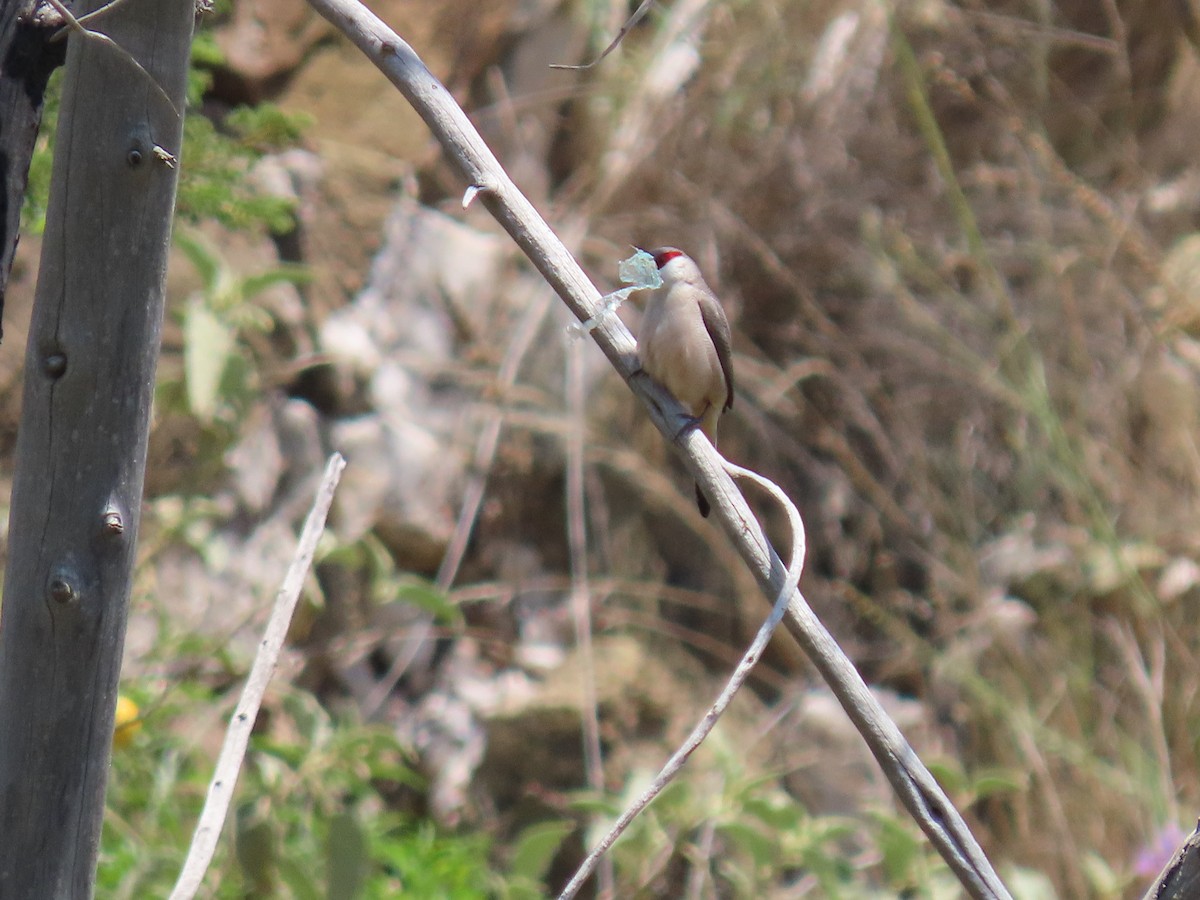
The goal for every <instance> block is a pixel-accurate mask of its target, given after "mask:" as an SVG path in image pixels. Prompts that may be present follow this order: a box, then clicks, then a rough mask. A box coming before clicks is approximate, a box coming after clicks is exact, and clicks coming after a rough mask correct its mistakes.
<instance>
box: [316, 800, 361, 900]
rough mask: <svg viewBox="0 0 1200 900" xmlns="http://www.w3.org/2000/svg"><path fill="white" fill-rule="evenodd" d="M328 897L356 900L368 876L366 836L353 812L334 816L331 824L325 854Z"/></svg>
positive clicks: (331, 898)
mask: <svg viewBox="0 0 1200 900" xmlns="http://www.w3.org/2000/svg"><path fill="white" fill-rule="evenodd" d="M326 856H327V859H328V865H329V885H328V890H327V891H326V896H328V898H329V900H354V898H355V897H357V896H358V895H359V894H360V893H361V891H362V886H363V883H364V881H365V880H366V876H367V856H368V854H367V837H366V835H365V834H364V833H363V830H362V827H361V826H360V825H359V824H358V819H357V818H355V816H354V814H353V813H349V812H345V813H341V814H340V815H337V816H334V817H333V820H332V821H331V822H330V823H329V839H328V844H327V853H326Z"/></svg>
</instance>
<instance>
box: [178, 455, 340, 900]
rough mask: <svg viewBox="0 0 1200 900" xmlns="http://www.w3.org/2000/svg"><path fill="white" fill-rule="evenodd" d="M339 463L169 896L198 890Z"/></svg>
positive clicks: (312, 517) (320, 497)
mask: <svg viewBox="0 0 1200 900" xmlns="http://www.w3.org/2000/svg"><path fill="white" fill-rule="evenodd" d="M344 468H346V460H344V459H343V458H342V456H341V454H338V453H335V454H333V456H331V457H330V458H329V462H328V463H327V464H326V465H325V474H324V476H323V477H322V478H321V485H320V487H319V488H318V489H317V496H316V499H315V500H314V501H313V505H312V510H311V511H310V512H309V514H308V519H307V521H305V523H304V530H303V531H302V532H301V533H300V540H299V541H298V542H297V544H296V555H295V557H293V559H292V563H291V565H290V566H288V570H287V574H286V575H285V576H284V579H283V584H282V585H281V586H280V588H279V593H278V594H277V595H276V596H275V606H274V607H273V608H272V610H271V618H270V619H269V620H268V621H267V627H266V629H265V630H264V631H263V637H262V640H261V641H260V642H259V645H258V653H256V654H255V656H254V664H253V665H252V666H251V667H250V674H249V676H248V677H247V678H246V686H245V687H243V688H242V696H241V697H239V698H238V703H237V706H236V707H235V708H234V711H233V717H232V718H231V719H230V720H229V729H228V730H227V731H226V732H225V742H224V743H223V744H222V745H221V753H220V755H219V756H218V757H217V765H216V767H215V768H214V770H213V777H212V783H211V784H210V785H209V788H208V797H207V798H205V801H204V809H202V810H201V811H200V819H199V820H198V821H197V822H196V832H195V834H194V835H193V836H192V845H191V847H190V848H189V849H188V855H187V859H186V860H184V863H183V869H182V870H181V871H180V873H179V880H178V881H176V882H175V888H174V890H172V891H171V898H170V900H191V898H192V897H194V896H196V891H198V890H199V889H200V884H201V883H202V882H203V881H204V874H205V872H207V871H208V866H209V864H210V863H211V862H212V858H213V853H214V852H215V851H216V849H217V839H218V838H220V836H221V828H222V826H224V824H225V816H226V815H227V814H228V812H229V804H230V802H231V801H232V800H233V789H234V787H236V786H237V779H238V773H239V772H240V771H241V768H242V761H243V760H244V759H245V756H246V746H247V745H248V744H249V742H250V732H251V730H252V729H253V728H254V720H255V719H257V718H258V710H259V707H260V706H262V700H263V695H264V694H266V691H267V684H268V683H270V681H271V676H272V675H273V674H274V672H275V666H276V665H277V664H278V662H279V654H280V652H281V651H282V650H283V642H284V639H285V638H286V637H287V632H288V627H289V626H290V625H291V622H292V613H294V612H295V611H296V602H297V601H298V600H299V599H300V589H301V588H303V587H304V579H305V578H306V577H307V575H308V570H309V567H310V566H311V565H312V561H313V554H314V553H315V552H316V549H317V541H318V540H319V539H320V537H321V533H322V532H323V531H324V530H325V517H326V516H328V515H329V506H330V504H331V503H332V502H333V492H334V490H335V489H336V488H337V483H338V481H339V479H341V477H342V470H343V469H344Z"/></svg>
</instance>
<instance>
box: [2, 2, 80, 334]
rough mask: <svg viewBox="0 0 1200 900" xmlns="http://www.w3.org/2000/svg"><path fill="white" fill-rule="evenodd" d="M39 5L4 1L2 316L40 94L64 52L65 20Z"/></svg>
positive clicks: (40, 99)
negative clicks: (60, 35) (57, 38)
mask: <svg viewBox="0 0 1200 900" xmlns="http://www.w3.org/2000/svg"><path fill="white" fill-rule="evenodd" d="M36 7H37V0H0V317H2V316H3V314H4V297H5V295H6V294H7V292H8V276H9V273H10V272H11V271H12V263H13V256H14V255H15V254H16V252H17V235H18V229H19V226H20V224H21V205H22V203H23V202H24V200H25V184H26V182H27V181H28V178H29V160H30V159H31V158H32V157H33V145H34V142H35V141H36V140H37V132H38V125H40V124H41V121H42V98H43V96H44V95H45V93H46V83H47V82H48V81H49V80H50V73H51V72H53V71H54V70H55V69H56V68H57V67H58V66H61V65H62V62H63V53H64V52H65V51H66V44H65V43H63V42H59V43H51V42H50V38H51V36H52V35H53V34H54V32H55V31H57V30H58V28H59V26H61V25H62V19H60V18H59V17H58V15H57V14H54V15H53V16H43V17H40V18H39V17H38V16H35V15H34V12H35V9H36ZM47 9H49V8H48V7H47ZM3 333H4V332H3V328H2V327H0V334H3Z"/></svg>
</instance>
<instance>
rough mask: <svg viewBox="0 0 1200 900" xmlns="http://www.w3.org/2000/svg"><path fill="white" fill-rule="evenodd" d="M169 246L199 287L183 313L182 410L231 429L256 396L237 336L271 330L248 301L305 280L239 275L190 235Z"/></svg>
mask: <svg viewBox="0 0 1200 900" xmlns="http://www.w3.org/2000/svg"><path fill="white" fill-rule="evenodd" d="M175 241H176V244H178V246H179V248H180V249H181V250H182V251H183V252H184V253H185V254H186V256H187V257H188V259H189V260H190V261H191V262H192V265H193V266H195V268H196V271H197V272H198V273H199V274H200V277H201V280H202V282H203V287H202V289H201V290H199V291H197V292H196V293H194V294H193V295H192V296H191V297H189V298H188V301H187V305H186V307H185V309H184V312H183V336H184V343H183V359H184V373H185V375H184V381H185V385H186V395H185V396H186V401H187V409H188V411H189V412H190V413H191V414H192V415H194V416H195V417H196V418H197V419H198V420H199V421H200V422H201V423H203V424H205V425H212V424H213V423H214V422H217V421H223V422H226V423H228V424H229V425H231V426H232V425H234V424H235V423H237V422H238V421H239V420H240V418H241V416H242V414H243V413H244V412H245V409H246V406H247V405H248V404H249V403H250V401H251V400H252V399H253V398H254V397H255V396H256V395H257V390H256V387H257V385H256V383H255V381H256V379H255V377H254V375H255V372H254V369H253V367H252V366H251V365H250V364H249V361H248V360H247V359H246V357H245V356H244V354H243V353H242V352H241V350H240V347H239V344H238V336H239V334H245V333H247V332H265V331H266V330H268V329H269V328H270V326H271V319H270V316H268V315H267V313H266V312H265V311H264V310H263V309H262V308H261V307H259V306H257V305H255V304H254V302H253V301H254V299H255V298H256V297H257V296H258V295H259V294H261V293H262V292H263V291H265V290H267V289H268V288H270V287H272V286H273V285H276V284H279V283H283V282H290V283H293V284H296V283H300V282H303V281H304V280H306V277H307V276H306V274H305V270H303V269H302V268H299V267H296V266H277V267H275V268H272V269H269V270H267V271H265V272H261V273H258V274H254V275H244V274H242V273H240V272H237V271H235V270H234V269H233V268H231V267H230V266H229V265H228V263H227V262H226V261H225V259H224V258H223V257H222V256H221V254H220V251H218V250H217V248H216V247H214V246H212V245H210V244H209V243H207V242H206V241H204V240H202V239H201V238H199V237H198V236H196V235H192V234H189V233H187V232H186V231H180V232H179V233H178V234H177V235H176V238H175Z"/></svg>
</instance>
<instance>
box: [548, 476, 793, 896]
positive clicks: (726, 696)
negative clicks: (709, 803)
mask: <svg viewBox="0 0 1200 900" xmlns="http://www.w3.org/2000/svg"><path fill="white" fill-rule="evenodd" d="M726 470H727V471H728V472H729V473H730V474H731V475H734V476H736V477H739V478H747V479H749V480H751V481H753V482H754V483H755V484H757V485H758V486H759V487H761V488H763V489H764V490H765V491H767V493H769V494H770V495H771V496H772V497H774V498H775V502H777V503H778V504H779V505H780V506H782V507H783V508H784V510H785V511H786V512H787V517H788V524H789V525H790V526H791V531H792V558H791V562H790V563H789V564H788V571H787V577H786V578H785V579H784V582H783V587H781V588H780V590H779V596H778V597H777V598H776V600H775V605H774V606H773V607H772V608H771V614H770V615H769V616H767V620H766V621H765V622H763V624H762V627H761V628H759V629H758V634H756V635H755V636H754V640H753V641H751V643H750V647H749V649H747V650H746V653H745V654H744V655H743V656H742V658H741V660H740V661H739V662H738V664H737V668H735V669H734V670H733V675H731V676H730V678H729V681H728V683H727V684H726V685H725V689H724V690H722V691H721V695H720V696H719V697H717V699H716V701H715V702H714V703H713V705H712V706H711V707H709V710H708V712H706V713H705V714H704V718H702V719H701V720H700V721H699V722H698V723H697V725H696V727H695V728H694V729H692V733H691V734H689V735H688V737H687V740H685V741H684V742H683V744H682V745H681V746H680V748H679V749H678V750H676V751H675V753H674V754H673V755H672V756H671V758H670V759H669V760H667V763H666V765H665V766H663V768H662V771H661V772H659V773H658V775H657V776H655V778H654V780H653V781H652V782H651V783H650V786H649V787H648V788H646V790H645V791H644V792H643V793H642V795H641V796H640V797H638V799H637V800H635V801H634V802H633V804H632V805H631V806H630V807H629V808H628V809H626V810H625V812H623V813H621V816H620V818H618V819H617V821H616V823H614V824H613V826H612V828H611V829H610V830H609V832H608V834H606V835H605V836H604V837H603V838H601V840H600V842H599V843H598V844H597V845H596V846H595V847H594V848H593V849H592V852H591V853H589V854H588V855H587V858H586V859H584V861H583V863H582V864H581V865H580V866H579V870H578V871H577V872H576V873H575V874H574V875H573V876H572V877H571V880H570V881H569V882H568V883H567V886H566V887H565V888H563V891H562V893H561V894H559V900H570V898H572V897H574V896H575V895H576V894H577V893H578V892H579V889H580V888H581V887H583V883H584V882H585V881H587V879H588V878H589V876H591V874H592V871H593V870H594V869H595V868H596V864H597V862H598V861H599V860H600V859H601V858H602V857H603V856H604V854H605V853H606V852H607V851H608V848H609V847H611V846H612V845H613V844H614V843H616V840H617V838H619V837H620V836H621V835H622V834H623V833H624V832H625V829H626V828H628V827H629V826H630V824H631V823H632V822H633V820H634V819H635V818H637V816H638V815H639V814H640V813H641V812H642V810H644V809H645V808H646V807H647V806H649V805H650V803H651V802H652V801H653V800H654V798H655V797H657V796H658V795H659V794H661V793H662V792H663V789H664V788H666V786H667V785H668V784H670V782H671V780H672V779H673V778H674V777H675V776H676V775H678V774H679V770H680V769H682V768H683V764H684V763H686V762H687V761H688V757H690V756H691V755H692V754H693V753H694V752H695V751H696V749H697V748H698V747H699V746H700V744H702V743H703V742H704V739H705V738H706V737H708V735H709V734H710V733H711V732H712V730H713V728H715V727H716V724H717V722H718V721H719V720H720V718H721V716H722V714H723V713H724V712H725V710H726V709H728V708H729V704H730V703H732V702H733V698H734V697H735V696H736V695H737V692H738V691H739V690H741V687H742V685H743V684H745V683H746V679H747V678H749V677H750V672H751V670H753V668H754V666H755V665H756V664H757V663H758V660H759V658H760V657H761V656H762V653H763V650H765V649H766V647H767V643H768V642H769V641H770V640H771V636H772V635H773V634H774V633H775V629H776V627H778V625H779V623H780V622H781V621H782V620H783V617H784V614H785V613H786V612H787V609H788V604H789V602H790V601H791V598H792V594H794V593H795V592H796V588H797V587H798V586H799V585H800V573H801V572H802V571H803V570H804V555H805V550H806V542H805V538H804V522H803V520H802V519H801V518H800V512H799V510H797V509H796V506H795V504H793V503H792V501H790V500H789V499H788V498H787V495H786V494H785V493H784V492H783V491H782V490H781V489H780V488H779V486H778V485H777V484H775V483H774V482H773V481H769V480H767V479H766V478H763V477H762V476H761V475H759V474H758V473H757V472H752V471H750V470H749V469H743V468H742V467H741V466H735V465H734V464H733V463H726Z"/></svg>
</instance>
